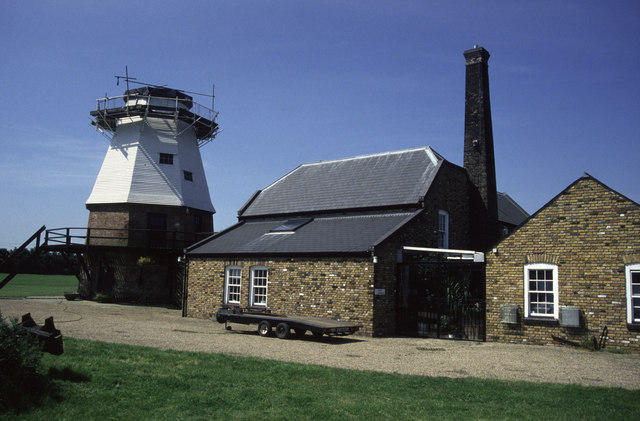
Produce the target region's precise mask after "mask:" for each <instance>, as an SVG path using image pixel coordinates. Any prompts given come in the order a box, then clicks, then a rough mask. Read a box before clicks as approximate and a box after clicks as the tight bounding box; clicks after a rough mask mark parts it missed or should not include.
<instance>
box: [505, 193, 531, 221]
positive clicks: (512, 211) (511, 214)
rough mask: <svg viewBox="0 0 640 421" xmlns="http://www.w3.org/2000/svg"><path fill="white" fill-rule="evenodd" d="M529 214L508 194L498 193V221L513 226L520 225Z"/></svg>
mask: <svg viewBox="0 0 640 421" xmlns="http://www.w3.org/2000/svg"><path fill="white" fill-rule="evenodd" d="M528 217H529V214H528V213H527V211H525V210H524V209H522V208H521V207H520V205H518V204H517V203H516V202H515V200H513V199H512V198H511V196H509V195H508V194H506V193H500V192H498V221H500V222H506V223H507V224H511V225H520V224H522V223H523V222H524V221H526V220H527V218H528Z"/></svg>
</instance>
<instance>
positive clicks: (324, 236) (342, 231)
mask: <svg viewBox="0 0 640 421" xmlns="http://www.w3.org/2000/svg"><path fill="white" fill-rule="evenodd" d="M420 212H421V211H410V212H388V213H376V214H360V215H338V216H323V217H315V218H313V219H312V220H311V221H310V222H308V223H306V224H304V225H302V226H301V227H299V228H297V229H296V230H295V231H290V232H288V233H282V232H272V230H274V229H275V228H278V227H280V226H281V225H283V224H284V223H286V222H287V219H286V218H282V219H270V220H259V221H251V220H249V221H246V222H242V223H240V224H237V225H235V226H233V227H231V228H230V229H228V230H227V231H224V232H221V233H220V234H217V235H214V236H213V237H211V238H209V239H208V240H205V241H203V242H201V243H199V244H196V245H194V246H192V247H191V248H189V249H188V250H187V254H190V255H194V254H195V255H197V254H206V255H210V256H211V255H235V254H242V255H249V254H269V255H274V254H298V253H316V254H318V253H336V254H337V253H362V252H367V251H369V250H370V248H371V247H372V246H375V245H377V244H379V243H380V242H381V241H383V240H384V239H386V238H387V237H388V236H389V235H390V234H392V233H393V232H395V231H396V230H397V229H399V228H400V227H401V226H403V225H404V224H406V223H407V222H409V220H411V219H412V218H413V217H415V216H416V215H417V214H419V213H420Z"/></svg>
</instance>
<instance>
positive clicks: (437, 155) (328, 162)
mask: <svg viewBox="0 0 640 421" xmlns="http://www.w3.org/2000/svg"><path fill="white" fill-rule="evenodd" d="M418 151H425V152H426V153H427V154H428V155H430V153H432V154H434V156H435V157H436V159H441V160H444V158H443V157H442V155H440V154H439V153H438V152H436V151H435V150H434V149H433V148H432V147H431V146H421V147H418V148H410V149H401V150H397V151H387V152H377V153H372V154H367V155H356V156H352V157H348V158H338V159H331V160H329V161H317V162H308V163H306V164H301V165H299V166H298V167H308V166H312V165H322V164H332V163H335V162H346V161H355V160H357V159H367V158H374V157H378V156H390V155H400V154H403V153H409V152H418ZM430 159H432V158H431V156H430Z"/></svg>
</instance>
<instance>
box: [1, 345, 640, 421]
mask: <svg viewBox="0 0 640 421" xmlns="http://www.w3.org/2000/svg"><path fill="white" fill-rule="evenodd" d="M64 346H65V352H64V354H63V355H61V356H59V357H55V356H52V355H49V354H45V356H44V358H43V372H44V373H48V374H47V376H48V378H49V379H50V382H51V384H50V386H49V395H48V397H47V398H46V399H45V400H44V401H43V402H42V403H41V404H40V406H39V407H37V408H35V409H32V410H30V411H27V412H23V413H21V414H20V415H19V418H20V419H24V420H43V419H56V420H98V419H100V420H131V419H136V420H147V419H149V420H151V419H153V420H184V419H189V420H368V421H371V420H386V419H393V420H426V419H437V420H447V419H456V420H458V419H490V420H493V419H520V420H527V419H533V420H540V419H555V420H563V419H567V420H569V419H571V420H574V419H579V420H603V419H611V420H613V419H640V391H629V390H623V389H613V388H601V387H583V386H573V385H557V384H539V383H525V382H507V381H499V380H482V379H448V378H431V377H418V376H403V375H395V374H386V373H378V372H366V371H353V370H343V369H336V368H327V367H320V366H313V365H303V364H295V363H284V362H276V361H267V360H260V359H256V358H246V357H236V356H227V355H220V354H206V353H197V352H179V351H161V350H157V349H151V348H144V347H135V346H128V345H116V344H108V343H103V342H93V341H85V340H79V339H72V338H65V344H64ZM8 415H12V416H13V415H15V414H8ZM0 418H2V414H0Z"/></svg>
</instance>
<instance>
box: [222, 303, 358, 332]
mask: <svg viewBox="0 0 640 421" xmlns="http://www.w3.org/2000/svg"><path fill="white" fill-rule="evenodd" d="M215 320H216V321H217V322H218V323H224V324H225V325H226V326H227V329H230V326H228V325H227V323H229V322H231V323H240V324H245V325H250V324H257V325H258V334H259V335H260V336H271V334H272V332H273V328H274V327H275V334H276V337H278V338H280V339H287V338H289V337H291V330H293V332H294V333H295V335H296V336H298V337H302V336H304V335H305V333H306V332H307V331H309V332H311V333H312V334H313V336H315V337H316V338H318V337H321V336H322V335H331V336H335V335H339V336H346V335H351V334H352V333H355V332H357V331H358V330H360V328H361V327H362V326H360V325H358V324H354V323H350V322H341V321H338V320H334V319H328V318H323V317H305V316H287V315H282V314H271V313H263V312H252V311H243V310H242V309H238V308H233V309H228V308H221V309H219V310H218V311H217V312H216V315H215Z"/></svg>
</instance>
